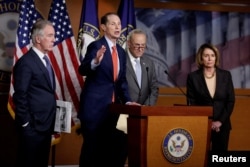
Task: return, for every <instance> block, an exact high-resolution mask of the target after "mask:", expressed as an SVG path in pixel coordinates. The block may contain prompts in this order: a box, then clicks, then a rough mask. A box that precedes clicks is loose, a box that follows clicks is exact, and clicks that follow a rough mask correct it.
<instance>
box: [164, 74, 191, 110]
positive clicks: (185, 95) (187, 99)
mask: <svg viewBox="0 0 250 167" xmlns="http://www.w3.org/2000/svg"><path fill="white" fill-rule="evenodd" d="M164 72H165V74H167V76H168V77H169V78H170V80H171V81H172V82H173V83H174V85H175V86H176V87H177V88H178V89H179V90H180V91H181V93H182V94H183V95H184V96H185V97H186V98H187V105H188V106H189V105H190V103H189V98H188V96H187V94H186V93H185V92H184V91H183V90H182V89H181V88H180V87H179V85H178V84H177V83H176V81H175V80H174V79H173V78H172V76H171V75H170V74H169V73H168V72H167V70H165V71H164Z"/></svg>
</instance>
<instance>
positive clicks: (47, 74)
mask: <svg viewBox="0 0 250 167" xmlns="http://www.w3.org/2000/svg"><path fill="white" fill-rule="evenodd" d="M32 51H33V50H32ZM33 54H34V56H32V58H33V59H34V63H35V64H36V65H37V67H38V68H39V69H40V70H41V71H42V72H43V74H44V77H45V79H46V80H47V83H48V85H49V87H50V88H51V89H53V88H52V85H51V82H50V78H49V73H48V71H47V69H46V67H45V66H44V64H43V62H42V61H41V59H40V58H39V57H38V55H37V54H36V53H35V52H34V51H33ZM54 78H55V77H54ZM54 80H55V79H54Z"/></svg>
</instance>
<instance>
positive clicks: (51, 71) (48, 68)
mask: <svg viewBox="0 0 250 167" xmlns="http://www.w3.org/2000/svg"><path fill="white" fill-rule="evenodd" d="M43 59H44V60H45V61H46V68H47V70H48V73H49V78H50V82H51V86H52V87H53V70H52V67H51V64H50V61H49V58H48V57H47V56H46V55H45V56H43Z"/></svg>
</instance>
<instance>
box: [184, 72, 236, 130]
mask: <svg viewBox="0 0 250 167" xmlns="http://www.w3.org/2000/svg"><path fill="white" fill-rule="evenodd" d="M187 97H188V101H189V103H190V104H191V105H200V106H213V120H214V121H221V122H222V126H223V128H226V129H228V128H229V129H230V128H231V123H230V116H231V113H232V112H233V108H234V103H235V96H234V87H233V82H232V77H231V73H230V72H229V71H226V70H222V69H219V68H217V69H216V89H215V94H214V97H213V98H212V97H211V96H210V94H209V90H208V88H207V85H206V81H205V78H204V76H203V70H201V69H200V70H197V71H194V72H192V73H190V74H189V75H188V78H187Z"/></svg>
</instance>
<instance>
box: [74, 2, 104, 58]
mask: <svg viewBox="0 0 250 167" xmlns="http://www.w3.org/2000/svg"><path fill="white" fill-rule="evenodd" d="M99 37H100V31H99V22H98V13H97V1H96V0H85V1H84V3H83V4H82V14H81V20H80V26H79V32H78V40H77V48H78V50H79V55H80V60H82V59H83V58H84V55H85V53H86V51H87V46H88V45H89V44H90V43H91V42H93V41H95V40H96V39H98V38H99Z"/></svg>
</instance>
